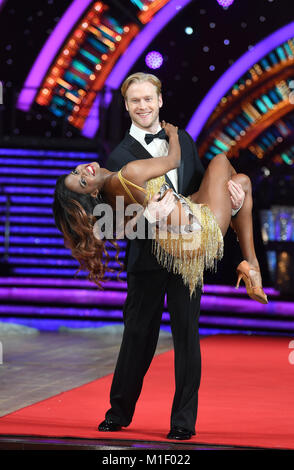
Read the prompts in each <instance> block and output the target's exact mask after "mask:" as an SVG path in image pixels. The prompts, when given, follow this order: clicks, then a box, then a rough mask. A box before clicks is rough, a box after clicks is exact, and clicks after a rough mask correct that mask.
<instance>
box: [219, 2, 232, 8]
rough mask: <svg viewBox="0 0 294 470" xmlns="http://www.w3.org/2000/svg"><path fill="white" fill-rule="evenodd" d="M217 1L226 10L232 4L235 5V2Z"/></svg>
mask: <svg viewBox="0 0 294 470" xmlns="http://www.w3.org/2000/svg"><path fill="white" fill-rule="evenodd" d="M216 1H217V3H218V4H219V5H220V6H221V7H224V8H227V7H229V6H230V5H232V3H234V0H216Z"/></svg>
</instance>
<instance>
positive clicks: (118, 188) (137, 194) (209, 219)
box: [53, 122, 267, 303]
mask: <svg viewBox="0 0 294 470" xmlns="http://www.w3.org/2000/svg"><path fill="white" fill-rule="evenodd" d="M162 127H163V128H164V130H165V133H166V135H167V137H168V139H169V152H168V155H167V156H163V157H157V158H152V159H142V160H136V161H132V162H130V163H128V164H127V165H125V166H124V167H123V168H122V169H121V170H120V171H119V172H111V171H109V170H106V169H105V168H101V167H100V166H99V164H98V163H97V162H93V163H90V164H81V165H78V166H77V167H76V168H75V169H74V170H73V171H72V172H71V173H70V174H68V175H62V176H60V177H59V178H58V180H57V184H56V189H55V195H54V204H53V210H54V216H55V221H56V225H57V227H58V228H59V230H60V231H61V232H62V233H63V235H64V238H65V243H66V246H68V247H69V248H70V249H71V251H72V255H73V256H74V257H75V258H76V259H77V260H78V261H79V263H80V266H81V269H86V270H87V271H88V272H89V279H91V280H93V281H94V282H96V284H98V285H100V282H101V281H102V280H103V278H104V275H105V273H106V271H107V270H108V267H107V251H106V248H105V243H106V240H102V239H101V238H99V237H97V233H96V234H95V230H94V226H95V223H96V221H97V219H96V217H95V216H94V215H93V209H94V207H95V205H96V204H97V203H99V202H101V200H102V198H103V201H104V202H105V203H107V204H109V205H110V206H111V207H112V208H113V209H114V210H115V208H116V203H117V197H118V196H121V197H122V198H123V201H124V208H126V207H128V206H129V205H130V204H133V203H138V204H140V205H141V206H142V207H146V205H147V203H148V201H149V200H150V198H151V197H152V196H154V194H156V193H158V192H159V193H160V195H161V196H163V195H164V194H166V191H169V192H170V193H171V194H170V197H172V198H173V199H174V203H175V204H174V208H173V210H172V211H171V213H170V214H169V215H168V217H167V218H166V219H165V220H163V221H162V220H161V221H159V222H158V223H157V224H156V225H155V229H154V233H153V238H154V243H153V249H154V254H155V256H156V257H157V260H158V262H159V263H160V264H161V265H162V266H164V267H166V268H167V269H169V270H173V272H175V273H178V274H181V276H182V277H183V280H184V283H185V284H187V285H188V286H189V289H190V294H191V295H192V294H193V292H194V291H195V288H196V286H199V285H201V286H202V285H203V272H204V270H205V269H209V268H210V269H211V268H216V264H217V261H218V260H220V259H221V258H222V256H223V237H224V235H225V234H226V232H227V229H228V227H229V225H230V224H231V225H232V227H233V229H234V230H235V232H236V234H237V237H238V240H239V244H240V248H241V251H242V254H243V257H244V261H242V262H241V263H240V265H239V266H238V267H237V274H238V282H237V287H238V286H239V283H240V280H241V279H243V281H244V282H245V285H246V289H247V293H248V295H249V296H250V297H251V298H253V299H255V300H257V301H259V302H261V303H267V297H266V295H265V293H264V291H263V289H262V282H261V276H260V269H259V263H258V260H257V257H256V253H255V249H254V242H253V228H252V193H251V183H250V179H249V178H248V177H247V176H246V175H244V174H237V173H236V171H235V170H234V168H233V167H232V165H231V164H230V162H229V160H228V159H227V157H226V156H225V155H224V154H220V155H217V156H215V157H214V158H213V160H212V161H211V162H210V164H209V166H208V167H207V170H206V172H205V174H204V177H203V180H202V182H201V185H200V188H199V190H198V191H197V192H196V193H194V194H192V195H191V196H189V197H188V198H185V197H183V196H181V195H179V194H177V193H175V192H174V191H173V190H172V189H171V188H169V187H168V185H167V183H166V182H165V178H164V175H165V174H166V173H167V172H168V171H170V170H172V169H174V168H178V167H179V165H180V161H181V150H180V145H179V140H178V132H177V127H175V126H173V125H171V124H167V123H165V122H163V123H162ZM236 183H238V184H241V186H242V188H243V191H244V192H245V199H244V202H243V205H242V207H241V209H240V211H239V212H238V214H237V216H236V217H234V218H233V219H232V202H231V198H230V193H229V190H228V184H230V185H234V184H236ZM111 242H112V243H113V244H114V245H115V241H114V240H112V241H111ZM103 255H106V262H103V261H102V258H103Z"/></svg>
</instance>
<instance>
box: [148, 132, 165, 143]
mask: <svg viewBox="0 0 294 470" xmlns="http://www.w3.org/2000/svg"><path fill="white" fill-rule="evenodd" d="M153 139H167V135H166V133H165V130H164V129H161V130H160V131H159V132H157V134H145V142H146V144H147V145H149V144H150V142H152V140H153Z"/></svg>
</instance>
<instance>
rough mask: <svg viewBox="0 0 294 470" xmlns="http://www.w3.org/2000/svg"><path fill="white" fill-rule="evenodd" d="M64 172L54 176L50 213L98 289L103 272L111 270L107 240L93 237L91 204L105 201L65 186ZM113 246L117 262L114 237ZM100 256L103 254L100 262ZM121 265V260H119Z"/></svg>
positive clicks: (82, 268) (94, 220) (82, 267)
mask: <svg viewBox="0 0 294 470" xmlns="http://www.w3.org/2000/svg"><path fill="white" fill-rule="evenodd" d="M66 176H67V175H61V176H59V178H58V179H57V182H56V186H55V192H54V201H53V214H54V219H55V224H56V226H57V228H58V230H59V231H60V232H61V233H62V234H63V237H64V245H65V246H66V247H67V248H69V249H70V250H71V253H72V256H73V257H74V258H75V259H76V260H77V261H78V262H79V264H80V267H79V269H78V271H77V273H76V274H78V273H79V272H80V271H81V270H85V271H87V272H88V273H89V275H88V279H89V280H91V281H93V282H94V283H95V284H97V286H98V287H100V288H101V281H102V280H103V279H104V277H105V274H106V272H113V271H114V270H113V269H111V268H109V267H108V263H109V260H110V256H109V254H108V252H107V249H106V246H105V244H106V240H99V239H98V238H97V237H95V235H94V232H93V227H94V224H95V222H96V220H97V219H96V217H95V216H94V215H93V210H94V207H95V206H96V205H97V204H99V202H100V203H101V202H104V201H103V200H102V198H101V196H98V197H97V198H93V197H92V196H91V195H90V194H79V193H76V192H74V191H71V190H70V189H68V188H67V187H66V185H65V178H66ZM108 241H109V242H110V244H111V245H113V246H114V247H115V248H116V257H115V259H116V261H117V262H118V263H119V261H118V255H119V247H118V244H117V243H116V242H115V241H114V240H108ZM103 256H104V257H105V259H104V261H103V262H102V258H103ZM119 264H121V263H119Z"/></svg>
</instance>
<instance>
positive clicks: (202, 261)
mask: <svg viewBox="0 0 294 470" xmlns="http://www.w3.org/2000/svg"><path fill="white" fill-rule="evenodd" d="M164 182H165V179H164V177H160V178H155V179H153V180H151V181H149V182H148V184H147V191H148V196H149V197H150V196H151V197H152V196H153V195H154V194H155V193H156V192H158V191H159V189H160V187H161V186H162V184H163V183H164ZM184 199H185V201H186V202H187V203H188V205H189V207H190V209H191V211H192V212H193V214H194V215H195V217H196V218H197V219H198V220H199V221H200V224H201V229H200V230H197V231H194V232H191V233H189V234H175V233H170V232H160V230H158V229H157V230H156V231H155V237H154V239H153V244H152V250H153V253H154V255H155V256H156V259H157V261H158V263H159V264H160V265H161V266H163V267H164V268H166V269H167V270H168V271H172V272H173V273H174V274H180V275H181V276H182V278H183V281H184V284H185V285H187V286H188V287H189V290H190V296H192V295H193V293H194V292H195V290H196V288H197V287H201V289H203V272H204V270H205V269H210V270H214V272H215V271H216V269H217V262H218V261H219V260H220V259H221V258H222V257H223V245H224V243H223V236H222V233H221V230H220V228H219V226H218V224H217V222H216V219H215V216H214V214H213V213H212V212H211V210H210V209H209V207H208V206H207V205H205V204H194V203H193V202H191V200H190V199H189V198H184Z"/></svg>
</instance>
